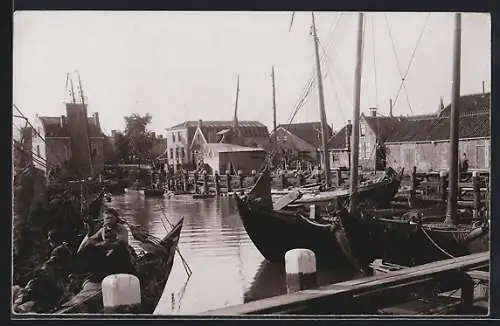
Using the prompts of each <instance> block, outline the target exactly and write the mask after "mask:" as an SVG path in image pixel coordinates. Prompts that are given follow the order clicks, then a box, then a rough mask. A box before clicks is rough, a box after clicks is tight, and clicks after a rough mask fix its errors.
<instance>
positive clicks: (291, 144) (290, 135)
mask: <svg viewBox="0 0 500 326" xmlns="http://www.w3.org/2000/svg"><path fill="white" fill-rule="evenodd" d="M327 132H328V139H330V138H331V137H332V135H333V132H332V129H331V127H330V126H328V131H327ZM273 137H276V141H277V145H278V147H279V148H281V149H284V150H285V151H286V152H287V153H289V154H290V155H292V156H294V157H297V158H300V159H306V160H312V161H313V162H319V161H320V150H319V149H320V148H321V146H322V138H321V122H306V123H292V124H280V125H278V126H277V127H276V130H275V131H274V132H273V133H272V134H271V139H273Z"/></svg>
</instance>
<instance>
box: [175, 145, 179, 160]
mask: <svg viewBox="0 0 500 326" xmlns="http://www.w3.org/2000/svg"><path fill="white" fill-rule="evenodd" d="M175 158H179V148H177V147H176V148H175Z"/></svg>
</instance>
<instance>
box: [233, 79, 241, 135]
mask: <svg viewBox="0 0 500 326" xmlns="http://www.w3.org/2000/svg"><path fill="white" fill-rule="evenodd" d="M239 94H240V75H238V79H237V80H236V102H235V104H234V118H233V132H234V137H235V138H238V137H239V126H238V97H239Z"/></svg>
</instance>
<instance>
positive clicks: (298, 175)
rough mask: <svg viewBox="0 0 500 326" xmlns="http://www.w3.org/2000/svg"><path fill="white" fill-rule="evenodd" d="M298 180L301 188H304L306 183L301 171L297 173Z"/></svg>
mask: <svg viewBox="0 0 500 326" xmlns="http://www.w3.org/2000/svg"><path fill="white" fill-rule="evenodd" d="M297 178H298V179H299V186H300V187H302V186H303V185H304V183H305V182H304V181H305V179H304V174H303V173H302V171H299V172H298V173H297Z"/></svg>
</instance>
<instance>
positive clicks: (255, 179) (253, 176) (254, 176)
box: [252, 170, 257, 186]
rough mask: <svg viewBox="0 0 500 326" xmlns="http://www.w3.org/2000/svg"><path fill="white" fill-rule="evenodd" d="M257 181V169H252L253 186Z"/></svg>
mask: <svg viewBox="0 0 500 326" xmlns="http://www.w3.org/2000/svg"><path fill="white" fill-rule="evenodd" d="M256 183H257V171H255V170H252V186H253V185H254V184H256Z"/></svg>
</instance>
